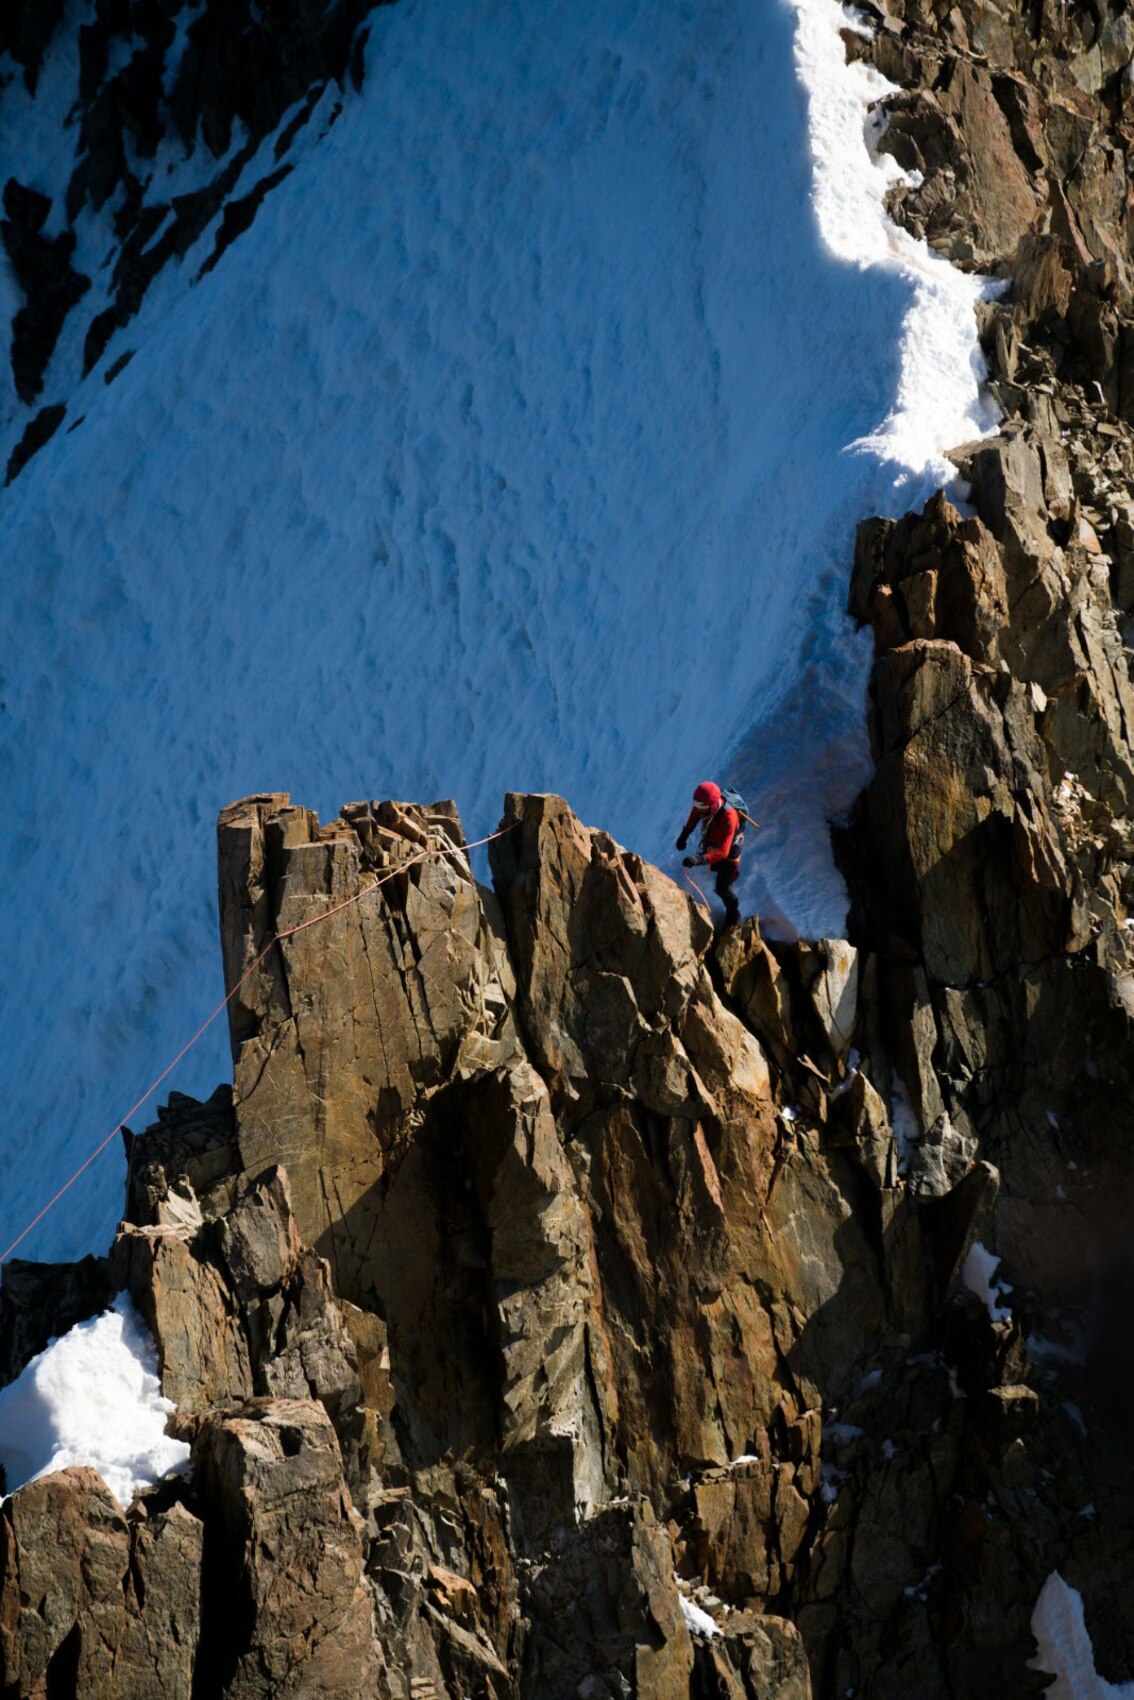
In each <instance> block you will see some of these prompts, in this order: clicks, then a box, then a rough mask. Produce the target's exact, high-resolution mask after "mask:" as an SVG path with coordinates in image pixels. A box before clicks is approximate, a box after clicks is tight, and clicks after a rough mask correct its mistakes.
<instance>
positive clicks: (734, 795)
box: [704, 785, 748, 861]
mask: <svg viewBox="0 0 1134 1700" xmlns="http://www.w3.org/2000/svg"><path fill="white" fill-rule="evenodd" d="M721 808H722V809H735V810H736V812H737V814H738V815H739V816H740V819H739V821H738V822H737V827H736V833H735V835H734V837H733V840H732V847H731V849H730V850H729V859H730V860H731V861H739V860H740V852H741V851H742V850H743V849H744V823H745V821H746V820H747V819H748V805H747V803H746V802H745V801H744V798H743V797H742V796H741V795H740V792H739V791H734V790H732V789H731V788H730V787H728V786H725V785H722V786H721ZM711 819H712V816H710V817H709V820H711ZM708 829H709V821H706V822H705V827H704V830H705V832H708Z"/></svg>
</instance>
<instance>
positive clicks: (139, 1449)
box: [0, 1293, 189, 1507]
mask: <svg viewBox="0 0 1134 1700" xmlns="http://www.w3.org/2000/svg"><path fill="white" fill-rule="evenodd" d="M175 1409H176V1407H175V1406H174V1405H173V1404H172V1402H171V1401H170V1400H169V1399H166V1398H164V1397H163V1396H162V1393H161V1383H160V1381H159V1380H158V1365H157V1351H156V1348H155V1346H154V1343H153V1341H152V1339H151V1338H150V1336H149V1334H148V1333H147V1332H146V1329H145V1328H144V1327H143V1325H142V1323H141V1321H140V1319H139V1317H138V1314H137V1312H136V1311H135V1309H134V1307H133V1305H132V1304H131V1303H130V1300H129V1298H128V1297H127V1295H126V1294H125V1293H122V1294H120V1295H119V1297H118V1298H117V1299H116V1300H115V1301H114V1304H113V1305H112V1307H111V1308H110V1310H107V1311H104V1312H103V1314H102V1315H101V1316H97V1317H94V1318H93V1319H92V1320H91V1321H89V1322H80V1323H79V1324H78V1325H77V1326H76V1327H74V1328H72V1329H71V1330H70V1331H69V1332H68V1333H67V1334H64V1335H62V1336H61V1338H59V1339H57V1340H53V1341H52V1342H51V1344H50V1345H49V1346H47V1347H46V1348H45V1350H44V1351H42V1352H40V1354H39V1355H38V1357H35V1358H33V1359H32V1361H31V1363H30V1364H28V1366H27V1368H26V1369H25V1370H24V1371H23V1373H22V1374H21V1375H20V1376H19V1377H18V1378H17V1379H16V1380H15V1381H13V1382H12V1383H11V1384H10V1385H9V1386H8V1387H5V1388H3V1389H2V1390H0V1464H3V1466H4V1472H5V1476H6V1479H7V1486H8V1491H9V1493H14V1492H15V1491H16V1489H17V1488H19V1487H23V1486H24V1484H25V1483H26V1482H30V1481H34V1480H35V1479H36V1477H37V1476H45V1475H47V1474H49V1473H50V1472H51V1471H54V1470H66V1469H69V1468H70V1467H71V1466H72V1465H75V1464H88V1465H90V1467H91V1468H92V1469H94V1470H97V1471H98V1473H99V1475H100V1476H101V1477H102V1479H103V1481H104V1482H105V1483H106V1485H107V1487H108V1488H109V1489H110V1491H111V1493H112V1494H113V1495H114V1497H115V1498H116V1499H117V1500H118V1502H119V1504H120V1505H122V1506H123V1507H125V1506H127V1505H129V1503H130V1501H131V1499H132V1498H133V1497H134V1495H135V1494H136V1493H137V1492H138V1491H139V1489H140V1488H143V1487H148V1486H150V1484H151V1483H153V1482H156V1481H157V1480H158V1479H159V1478H160V1477H162V1476H165V1475H168V1474H169V1473H170V1472H171V1471H179V1472H182V1473H185V1472H187V1470H188V1465H189V1448H188V1446H186V1445H185V1444H184V1442H183V1441H180V1440H172V1439H170V1438H169V1436H168V1435H167V1434H166V1432H165V1423H166V1418H167V1417H168V1416H169V1414H170V1412H172V1411H173V1410H175Z"/></svg>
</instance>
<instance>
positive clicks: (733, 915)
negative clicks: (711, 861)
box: [713, 859, 740, 924]
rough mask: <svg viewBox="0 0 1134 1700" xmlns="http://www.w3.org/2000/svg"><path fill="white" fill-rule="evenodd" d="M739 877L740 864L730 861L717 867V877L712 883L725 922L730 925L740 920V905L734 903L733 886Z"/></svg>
mask: <svg viewBox="0 0 1134 1700" xmlns="http://www.w3.org/2000/svg"><path fill="white" fill-rule="evenodd" d="M739 877H740V863H739V862H734V861H732V860H731V859H730V860H729V861H727V862H720V863H718V865H717V877H716V879H715V880H714V881H713V884H714V887H715V889H716V893H717V896H718V897H719V898H720V900H721V902H722V903H723V904H724V906H725V920H726V921H728V922H729V923H730V924H734V923H735V922H737V921H739V920H740V904H739V903H738V902H737V901H736V893H735V892H734V891H733V889H732V888H733V886H734V885H735V884H736V882H737V879H738V878H739Z"/></svg>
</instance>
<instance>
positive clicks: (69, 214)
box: [0, 0, 383, 482]
mask: <svg viewBox="0 0 1134 1700" xmlns="http://www.w3.org/2000/svg"><path fill="white" fill-rule="evenodd" d="M382 3H383V0H331V3H330V4H322V3H321V0H279V3H277V4H274V5H273V6H272V7H271V8H270V9H269V10H264V9H263V8H262V7H261V6H259V5H258V4H257V3H256V0H206V3H205V4H203V5H201V4H196V3H194V0H170V3H162V4H157V3H153V0H98V4H96V5H92V6H91V7H89V8H87V9H86V12H85V13H83V14H82V15H81V16H80V15H79V14H78V13H76V14H74V15H73V16H69V15H68V14H67V12H66V8H64V7H63V6H62V5H60V4H57V3H56V0H13V4H11V5H9V6H7V7H6V8H5V11H4V16H3V18H2V19H0V52H7V53H8V54H10V55H11V58H12V60H13V61H14V62H15V63H16V64H18V65H20V66H21V67H22V69H23V76H24V82H25V84H26V86H27V88H28V89H29V90H31V91H33V92H34V91H35V89H36V86H37V84H38V80H39V73H40V70H41V68H42V65H43V61H44V57H45V55H46V53H47V52H48V50H49V49H52V47H53V43H54V48H53V50H54V51H56V52H60V43H59V42H58V41H57V40H56V37H57V36H58V35H60V34H61V33H62V32H65V31H68V30H70V31H72V33H73V40H71V41H70V42H68V43H67V44H66V46H67V50H68V51H67V58H68V59H73V61H74V64H75V70H76V75H75V86H74V89H73V93H72V98H71V103H70V105H69V108H68V109H67V111H66V112H65V114H60V115H59V116H58V118H57V119H56V121H57V122H59V121H61V122H64V123H65V124H66V126H67V128H68V129H72V128H74V129H75V130H76V131H77V136H76V139H75V147H74V156H75V163H74V166H73V169H72V171H71V175H70V178H69V180H68V182H67V184H66V188H65V191H64V192H63V193H61V194H60V195H59V196H58V202H59V204H58V205H57V207H56V208H55V209H54V217H53V218H51V219H50V220H49V215H51V214H52V212H53V209H52V207H51V204H50V202H49V201H48V199H47V197H46V196H44V195H42V194H40V193H38V192H37V191H36V190H34V189H32V188H30V187H27V186H25V185H23V184H21V183H20V182H19V181H18V180H17V179H16V178H14V177H13V178H10V179H9V180H8V182H7V184H6V186H5V190H4V213H5V217H4V219H3V222H2V224H0V237H2V240H3V242H4V247H5V250H6V252H7V255H8V258H9V261H10V262H11V265H12V269H13V272H14V274H15V278H16V281H17V283H18V285H19V287H20V290H21V292H22V294H23V303H22V305H21V306H20V307H19V308H18V309H17V311H16V313H15V316H14V318H13V321H12V327H11V349H10V359H11V365H12V373H13V378H14V381H15V388H16V393H17V395H18V396H19V398H20V400H21V402H23V403H24V404H25V405H27V406H31V405H32V404H33V403H34V402H35V401H36V399H37V397H38V396H39V395H40V393H41V391H42V390H43V388H44V385H45V381H46V379H47V376H48V370H49V365H50V362H51V358H52V355H53V353H54V351H55V348H56V344H57V343H58V341H59V337H60V334H61V332H62V330H63V327H64V325H65V324H66V323H67V322H68V319H69V317H70V316H71V315H72V314H75V315H76V317H78V319H79V321H80V323H79V329H78V334H77V335H76V336H75V337H74V339H73V342H72V344H71V346H72V347H73V349H74V350H75V354H74V355H73V356H71V355H69V356H68V358H69V359H71V360H72V366H73V369H69V370H68V371H67V372H66V373H61V374H58V375H57V378H56V380H53V381H52V383H51V384H50V386H49V388H50V389H53V390H54V391H55V395H54V396H53V397H52V398H51V399H50V400H49V404H48V406H47V407H44V408H41V409H40V410H39V412H38V414H37V415H36V420H35V421H34V422H30V423H29V425H28V428H27V429H26V430H25V431H24V432H23V433H22V435H21V437H20V441H19V444H18V446H15V447H13V450H12V452H11V453H10V455H9V459H8V469H7V477H8V480H9V482H10V481H11V479H13V478H15V477H16V476H17V475H18V474H19V472H20V471H22V469H23V467H24V466H25V465H26V464H27V461H28V460H29V459H30V458H31V456H32V455H33V454H34V453H36V451H37V450H38V449H39V448H41V447H42V446H43V444H44V443H45V442H46V441H47V439H48V437H49V436H50V435H51V430H52V429H54V428H55V427H56V426H57V425H58V423H59V421H60V420H61V419H62V418H63V414H64V409H65V405H66V403H65V401H64V400H61V399H59V397H60V395H61V394H62V395H64V396H65V395H66V394H67V392H68V390H69V388H70V386H71V385H73V384H74V383H75V382H77V381H78V379H79V377H80V376H84V377H85V376H86V374H87V373H88V372H90V371H91V370H92V368H93V367H94V366H96V365H97V364H98V362H99V361H100V360H101V359H102V356H103V354H104V352H105V350H106V348H107V346H108V344H109V342H110V340H111V338H112V337H113V336H114V334H115V332H116V331H118V330H120V329H121V328H122V327H123V326H125V325H127V324H128V323H129V322H130V320H131V319H132V318H133V317H134V315H135V314H136V313H137V311H138V309H139V307H140V306H141V304H142V301H143V300H144V299H145V296H146V294H147V292H148V290H149V289H150V287H151V285H152V284H153V282H154V280H155V278H157V277H158V276H159V275H160V274H161V273H162V272H163V270H164V269H165V268H166V267H168V266H169V265H170V264H171V263H172V262H175V261H180V260H182V259H183V258H184V257H185V256H186V254H188V252H189V251H190V249H191V248H192V247H193V246H194V244H195V243H196V242H197V241H198V240H199V239H200V238H201V237H202V236H204V235H205V234H206V233H207V232H208V231H209V229H210V227H215V236H214V240H213V244H212V251H211V253H209V255H208V256H207V258H205V259H204V260H203V262H202V263H201V264H200V266H199V268H198V271H197V278H198V279H199V278H200V277H201V276H203V275H204V274H205V273H206V272H208V271H210V270H212V268H213V267H214V266H215V265H216V264H217V263H218V262H219V261H220V259H221V257H222V255H223V254H224V253H225V251H226V250H227V248H228V247H229V246H230V245H231V243H232V242H233V241H235V240H236V239H237V238H238V237H239V236H240V235H241V234H243V232H244V231H245V230H247V229H248V228H249V226H250V225H251V224H252V222H253V220H254V218H255V216H256V214H257V212H258V210H259V208H260V206H261V204H262V203H263V201H264V199H265V198H266V197H267V196H268V195H269V194H270V193H271V192H272V190H273V189H275V188H276V187H277V186H278V185H279V184H280V183H281V182H282V181H283V179H284V178H285V177H286V176H287V175H288V174H289V173H290V171H291V169H292V162H291V161H290V160H289V159H288V158H287V155H288V153H289V151H290V150H291V149H292V148H293V147H294V145H295V143H296V140H297V137H299V135H300V134H301V132H302V131H303V130H304V127H305V126H306V125H308V124H309V123H310V122H311V120H312V117H313V115H314V113H315V112H316V109H317V108H319V106H320V101H321V99H322V96H323V95H324V93H325V92H326V91H327V89H328V88H329V87H335V86H337V87H338V88H339V89H340V90H342V89H345V88H346V87H347V85H348V83H350V84H353V86H354V87H355V88H357V87H359V86H360V85H361V80H362V75H363V69H364V62H365V61H364V53H363V47H364V42H365V31H366V20H367V19H368V17H369V16H370V14H371V12H372V11H373V10H374V9H375V6H377V5H379V4H382ZM61 57H62V54H61ZM2 99H3V86H2V84H0V100H2ZM340 110H341V101H339V102H338V103H336V104H335V105H334V106H333V107H332V108H331V109H330V110H329V111H328V113H327V114H326V115H325V124H326V125H329V124H331V123H333V122H334V121H335V118H336V117H337V116H338V113H339V111H340ZM289 112H290V113H292V116H291V118H290V120H289V121H288V123H287V124H286V125H285V124H284V119H285V117H286V116H287V114H288V113H289ZM277 131H278V132H279V134H278V135H277V136H276V142H275V147H274V150H273V152H274V159H273V161H272V163H271V165H270V167H269V169H267V170H264V171H263V172H261V173H259V175H258V176H257V178H256V181H255V182H254V183H251V184H248V183H245V184H244V185H243V192H242V193H241V194H240V195H239V196H238V197H237V196H235V195H234V192H235V190H236V188H237V185H238V183H240V182H241V178H242V174H243V173H244V170H245V167H246V166H248V165H249V164H250V162H251V161H253V160H254V159H255V158H256V155H257V152H258V150H259V149H260V147H261V145H262V144H263V143H264V141H265V140H266V139H267V138H268V137H271V136H272V135H273V133H274V132H277ZM170 150H175V151H176V155H177V157H178V160H179V162H180V165H179V173H178V175H179V178H180V180H181V181H182V182H184V180H185V177H186V175H187V174H188V175H189V177H190V178H191V180H192V186H191V187H189V188H185V189H183V191H182V192H179V193H177V194H175V195H172V196H171V195H170V194H169V190H168V188H167V187H166V186H165V172H164V170H163V169H159V168H160V167H161V166H162V161H163V156H165V155H167V154H168V153H169V152H170ZM187 161H191V162H192V163H191V164H190V165H189V166H188V167H187V164H186V162H187ZM81 219H85V220H86V223H85V228H84V251H85V252H88V253H89V252H97V253H98V260H97V264H96V265H95V266H94V268H93V270H92V273H91V276H87V275H85V274H83V273H80V272H79V271H77V270H76V268H75V266H74V264H73V258H74V253H75V248H76V241H77V236H76V230H77V227H78V224H79V221H80V220H81ZM49 222H50V223H51V224H52V225H53V227H58V228H53V230H52V234H50V235H48V234H46V231H45V227H46V225H47V224H48V223H49ZM100 248H101V251H100ZM92 278H93V280H94V283H95V288H94V289H93V290H92V288H91V285H92ZM81 304H82V305H81ZM80 349H81V351H82V353H81V373H80V370H79V367H78V363H77V362H78V351H79V350H80ZM33 424H34V427H35V428H34V429H33V428H32V426H33ZM49 426H50V428H49Z"/></svg>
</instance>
